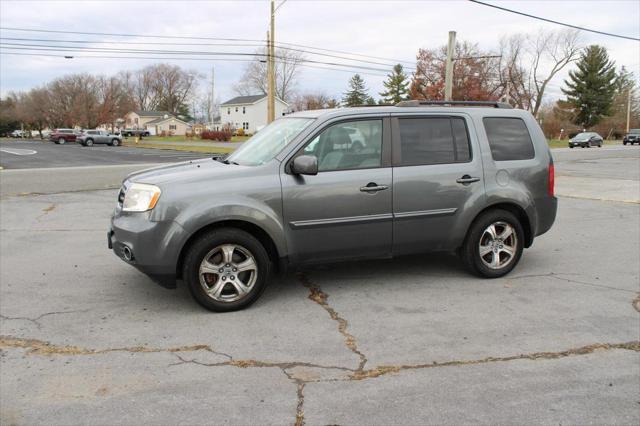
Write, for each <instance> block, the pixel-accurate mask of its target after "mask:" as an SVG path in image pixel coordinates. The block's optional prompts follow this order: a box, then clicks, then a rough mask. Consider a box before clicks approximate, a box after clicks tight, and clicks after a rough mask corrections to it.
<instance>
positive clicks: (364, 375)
mask: <svg viewBox="0 0 640 426" xmlns="http://www.w3.org/2000/svg"><path fill="white" fill-rule="evenodd" d="M614 349H623V350H629V351H635V352H640V341H631V342H626V343H595V344H592V345H587V346H581V347H578V348H571V349H567V350H564V351H560V352H534V353H530V354H519V355H512V356H505V357H487V358H482V359H473V360H466V361H464V360H455V361H446V362H433V363H431V364H413V365H381V366H379V367H377V368H374V369H371V370H364V371H359V372H358V371H356V372H354V373H353V374H352V375H351V379H352V380H363V379H371V378H375V377H380V376H383V375H385V374H389V373H398V372H400V371H407V370H420V369H425V368H435V367H452V366H459V365H477V364H489V363H494V362H508V361H515V360H519V359H526V360H538V359H558V358H566V357H570V356H577V355H588V354H591V353H594V352H596V351H599V350H614Z"/></svg>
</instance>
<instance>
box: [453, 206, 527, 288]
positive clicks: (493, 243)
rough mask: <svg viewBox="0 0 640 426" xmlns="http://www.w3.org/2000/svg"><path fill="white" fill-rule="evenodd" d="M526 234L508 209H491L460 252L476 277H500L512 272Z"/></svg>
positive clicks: (520, 253) (483, 216)
mask: <svg viewBox="0 0 640 426" xmlns="http://www.w3.org/2000/svg"><path fill="white" fill-rule="evenodd" d="M523 244H524V231H523V229H522V225H521V224H520V221H519V220H518V219H517V218H516V217H515V216H514V215H513V213H511V212H508V211H506V210H500V209H496V210H490V211H488V212H486V213H484V214H482V215H481V216H480V217H478V218H477V219H476V220H475V221H474V222H473V224H472V225H471V228H470V229H469V232H468V234H467V238H466V239H465V242H464V245H463V247H462V249H461V251H460V254H461V258H462V261H463V262H464V264H465V266H466V267H467V268H468V269H469V270H470V271H471V272H473V273H474V274H476V275H479V276H481V277H485V278H497V277H501V276H503V275H505V274H507V273H509V272H510V271H511V270H512V269H513V268H514V267H515V266H516V264H517V263H518V262H519V261H520V257H521V256H522V250H523V247H524V246H523Z"/></svg>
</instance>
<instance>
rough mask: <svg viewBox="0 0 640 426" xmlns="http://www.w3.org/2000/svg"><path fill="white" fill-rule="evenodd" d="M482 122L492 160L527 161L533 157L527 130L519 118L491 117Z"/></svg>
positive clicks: (533, 153) (531, 144)
mask: <svg viewBox="0 0 640 426" xmlns="http://www.w3.org/2000/svg"><path fill="white" fill-rule="evenodd" d="M483 121H484V128H485V130H486V132H487V138H488V139H489V146H490V147H491V156H492V157H493V159H494V160H496V161H509V160H528V159H531V158H533V157H534V156H535V152H534V150H533V143H532V142H531V136H530V135H529V130H527V126H526V125H525V124H524V121H522V120H521V119H520V118H498V117H496V118H493V117H491V118H485V119H484V120H483Z"/></svg>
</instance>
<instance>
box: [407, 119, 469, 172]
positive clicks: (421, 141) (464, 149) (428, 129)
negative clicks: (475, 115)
mask: <svg viewBox="0 0 640 426" xmlns="http://www.w3.org/2000/svg"><path fill="white" fill-rule="evenodd" d="M398 121H399V126H400V152H401V154H400V155H401V165H403V166H417V165H430V164H448V163H465V162H468V161H470V160H471V151H470V149H469V136H468V132H467V126H466V124H465V121H464V119H462V118H459V117H453V118H451V117H421V118H401V119H399V120H398Z"/></svg>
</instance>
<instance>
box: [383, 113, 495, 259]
mask: <svg viewBox="0 0 640 426" xmlns="http://www.w3.org/2000/svg"><path fill="white" fill-rule="evenodd" d="M392 133H393V143H394V145H393V164H394V171H393V214H394V226H393V240H394V242H393V253H394V255H398V254H408V253H417V252H421V251H431V250H450V249H455V248H456V247H457V246H458V245H459V244H461V243H462V238H463V237H464V234H465V233H466V229H462V228H463V227H464V224H463V222H464V220H461V218H462V216H463V211H464V209H465V206H468V205H472V204H473V202H474V201H475V200H479V199H481V198H482V197H484V183H483V173H482V161H481V159H480V152H479V149H478V142H477V140H476V138H475V137H470V134H472V132H469V131H468V125H467V120H466V118H465V117H463V116H445V115H429V116H421V115H411V116H397V117H394V118H392Z"/></svg>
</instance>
